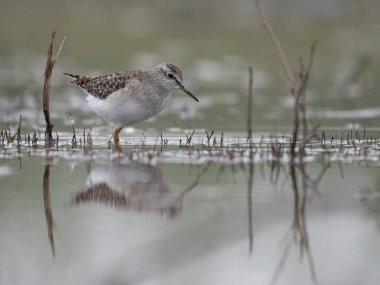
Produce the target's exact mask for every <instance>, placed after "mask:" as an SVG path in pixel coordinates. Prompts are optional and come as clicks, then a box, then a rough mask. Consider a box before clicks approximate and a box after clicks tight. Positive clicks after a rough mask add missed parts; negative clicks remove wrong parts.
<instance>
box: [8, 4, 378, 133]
mask: <svg viewBox="0 0 380 285" xmlns="http://www.w3.org/2000/svg"><path fill="white" fill-rule="evenodd" d="M262 2H263V6H264V7H265V10H266V11H267V14H268V18H269V19H270V21H271V22H272V24H273V27H274V29H275V31H276V32H277V35H278V37H279V38H280V40H281V42H282V44H283V47H284V49H285V51H286V53H287V54H288V57H289V61H290V63H291V65H292V67H293V68H294V70H296V68H297V64H298V58H299V57H300V56H303V57H306V56H307V55H308V50H309V47H310V45H311V43H312V41H313V40H314V39H317V40H318V48H317V54H316V59H315V65H314V68H313V72H312V79H311V82H310V90H309V94H308V96H307V98H308V101H309V104H308V111H309V116H310V118H311V119H312V120H311V121H312V123H313V124H321V125H322V127H324V128H325V129H329V128H338V129H342V128H343V129H350V128H352V127H356V128H361V127H367V128H371V127H373V128H375V127H377V122H378V119H379V117H380V97H379V96H378V90H379V89H380V86H379V81H378V80H376V78H377V77H378V76H379V75H380V64H379V61H378V58H379V53H380V52H379V51H380V37H379V30H380V29H379V28H380V19H379V17H378V15H379V11H380V3H379V1H375V0H360V1H359V0H351V1H350V0H314V1H307V0H293V1H280V0H268V1H262ZM53 29H54V30H57V31H58V34H57V43H56V45H58V44H59V41H60V39H61V38H62V36H63V35H67V40H66V43H65V46H64V54H63V55H62V56H61V57H60V58H59V61H58V63H57V65H56V67H55V70H54V78H53V95H52V114H53V118H54V119H55V123H56V126H59V127H61V128H62V127H63V126H64V125H69V124H70V123H69V122H68V117H69V116H73V117H74V119H76V124H77V125H79V126H80V127H87V128H88V127H94V126H101V125H104V121H102V120H101V119H99V118H97V116H96V115H94V114H92V113H91V112H89V110H88V109H87V107H86V105H85V100H84V97H85V96H84V94H83V93H82V91H81V90H79V89H77V88H74V87H71V86H70V85H69V84H68V83H67V82H68V80H67V78H65V77H64V76H62V75H61V73H62V72H71V73H79V74H85V75H101V74H105V73H108V72H112V71H115V70H122V69H134V68H151V67H153V66H155V65H157V64H159V63H161V62H171V63H175V64H177V65H179V66H180V67H181V68H182V69H183V71H184V76H185V84H186V85H187V86H188V88H189V89H190V90H192V91H193V93H194V94H196V95H197V96H198V97H199V98H200V101H201V102H200V104H194V102H192V101H190V100H189V99H188V98H187V96H183V94H180V92H178V94H177V92H176V94H175V96H174V99H173V102H172V103H171V105H170V107H169V108H168V110H166V111H165V112H163V113H162V114H161V115H160V117H161V118H160V119H159V120H156V119H152V120H150V121H148V122H145V123H141V124H139V125H137V127H138V128H142V129H144V128H153V129H156V128H161V129H167V128H172V127H178V128H197V129H202V128H204V129H214V130H219V131H222V130H224V131H234V132H239V131H242V130H244V128H245V102H246V95H247V85H248V74H247V65H249V64H252V65H254V68H255V82H254V88H255V94H254V110H253V112H254V116H253V119H254V127H255V129H256V130H258V129H264V130H267V131H273V130H282V131H287V130H288V129H289V128H290V127H291V124H292V100H291V98H290V97H289V96H287V88H286V86H285V85H284V83H283V81H282V79H281V76H280V74H279V71H280V65H279V60H278V57H277V54H276V53H275V51H274V49H273V46H272V43H271V41H270V40H269V38H268V37H267V35H266V33H265V32H264V31H263V30H262V29H261V28H260V24H259V20H258V17H257V11H256V9H255V4H254V1H252V0H237V1H212V0H194V1H185V0H179V1H174V0H173V1H172V0H166V1H111V2H109V1H107V2H104V1H42V0H40V1H6V0H2V1H1V10H0V39H1V41H0V100H1V101H0V103H1V104H0V118H1V120H2V121H3V123H4V125H9V124H12V123H15V122H17V121H18V118H19V114H20V113H22V114H23V117H24V118H26V119H28V122H29V123H30V127H31V128H36V127H38V126H39V125H41V124H43V118H42V113H41V107H40V105H41V104H40V101H39V100H40V99H39V98H40V96H41V90H42V82H43V72H44V65H45V62H46V51H47V47H48V44H49V41H50V34H51V31H52V30H53ZM158 122H159V123H158Z"/></svg>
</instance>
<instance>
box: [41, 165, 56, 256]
mask: <svg viewBox="0 0 380 285" xmlns="http://www.w3.org/2000/svg"><path fill="white" fill-rule="evenodd" d="M43 195H44V206H45V218H46V225H47V229H48V238H49V241H50V247H51V252H52V254H53V256H55V245H54V232H53V229H54V219H53V211H52V208H51V201H50V163H49V162H48V161H47V162H46V165H45V171H44V177H43Z"/></svg>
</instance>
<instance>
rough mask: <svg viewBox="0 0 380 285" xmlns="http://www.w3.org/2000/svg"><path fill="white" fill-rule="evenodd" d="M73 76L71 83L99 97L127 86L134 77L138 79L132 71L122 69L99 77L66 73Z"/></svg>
mask: <svg viewBox="0 0 380 285" xmlns="http://www.w3.org/2000/svg"><path fill="white" fill-rule="evenodd" d="M64 74H65V75H68V76H70V77H72V78H74V79H73V80H71V83H73V84H76V85H78V86H79V87H81V88H82V89H83V90H85V91H87V93H89V94H91V95H93V96H95V97H97V98H99V99H102V100H104V99H106V98H107V97H108V96H109V95H110V94H112V93H114V92H116V91H118V90H120V89H123V88H125V87H126V86H127V85H128V83H129V82H130V81H131V80H133V79H138V76H137V78H136V76H132V74H131V72H128V71H125V72H123V71H121V72H115V73H111V74H107V75H103V76H98V77H93V78H92V77H88V76H81V75H74V74H70V73H64Z"/></svg>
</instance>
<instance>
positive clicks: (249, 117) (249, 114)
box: [247, 65, 253, 142]
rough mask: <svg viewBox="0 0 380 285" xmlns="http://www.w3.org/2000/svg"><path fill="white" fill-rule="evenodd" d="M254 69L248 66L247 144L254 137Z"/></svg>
mask: <svg viewBox="0 0 380 285" xmlns="http://www.w3.org/2000/svg"><path fill="white" fill-rule="evenodd" d="M252 97H253V67H252V66H251V65H249V66H248V102H247V105H248V106H247V142H248V141H249V139H250V138H251V135H252Z"/></svg>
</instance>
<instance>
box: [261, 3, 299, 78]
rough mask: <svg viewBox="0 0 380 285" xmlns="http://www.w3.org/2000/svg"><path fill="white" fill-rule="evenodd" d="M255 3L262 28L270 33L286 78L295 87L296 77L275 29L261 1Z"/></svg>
mask: <svg viewBox="0 0 380 285" xmlns="http://www.w3.org/2000/svg"><path fill="white" fill-rule="evenodd" d="M255 3H256V8H257V12H258V14H259V18H260V22H261V26H262V27H263V28H264V30H265V31H266V32H267V33H268V35H269V37H270V39H271V40H272V42H273V44H274V46H275V48H276V50H277V53H278V55H279V57H280V60H281V64H282V68H283V70H284V76H285V78H286V80H287V81H289V83H290V85H293V84H294V82H295V77H294V74H293V72H292V70H291V68H290V65H289V62H288V59H287V58H286V55H285V52H284V50H283V49H282V47H281V44H280V42H279V40H278V38H277V36H276V34H275V32H274V31H273V28H272V26H271V24H270V23H269V21H268V19H267V17H266V15H265V13H264V12H263V9H262V8H261V1H260V0H255Z"/></svg>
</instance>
